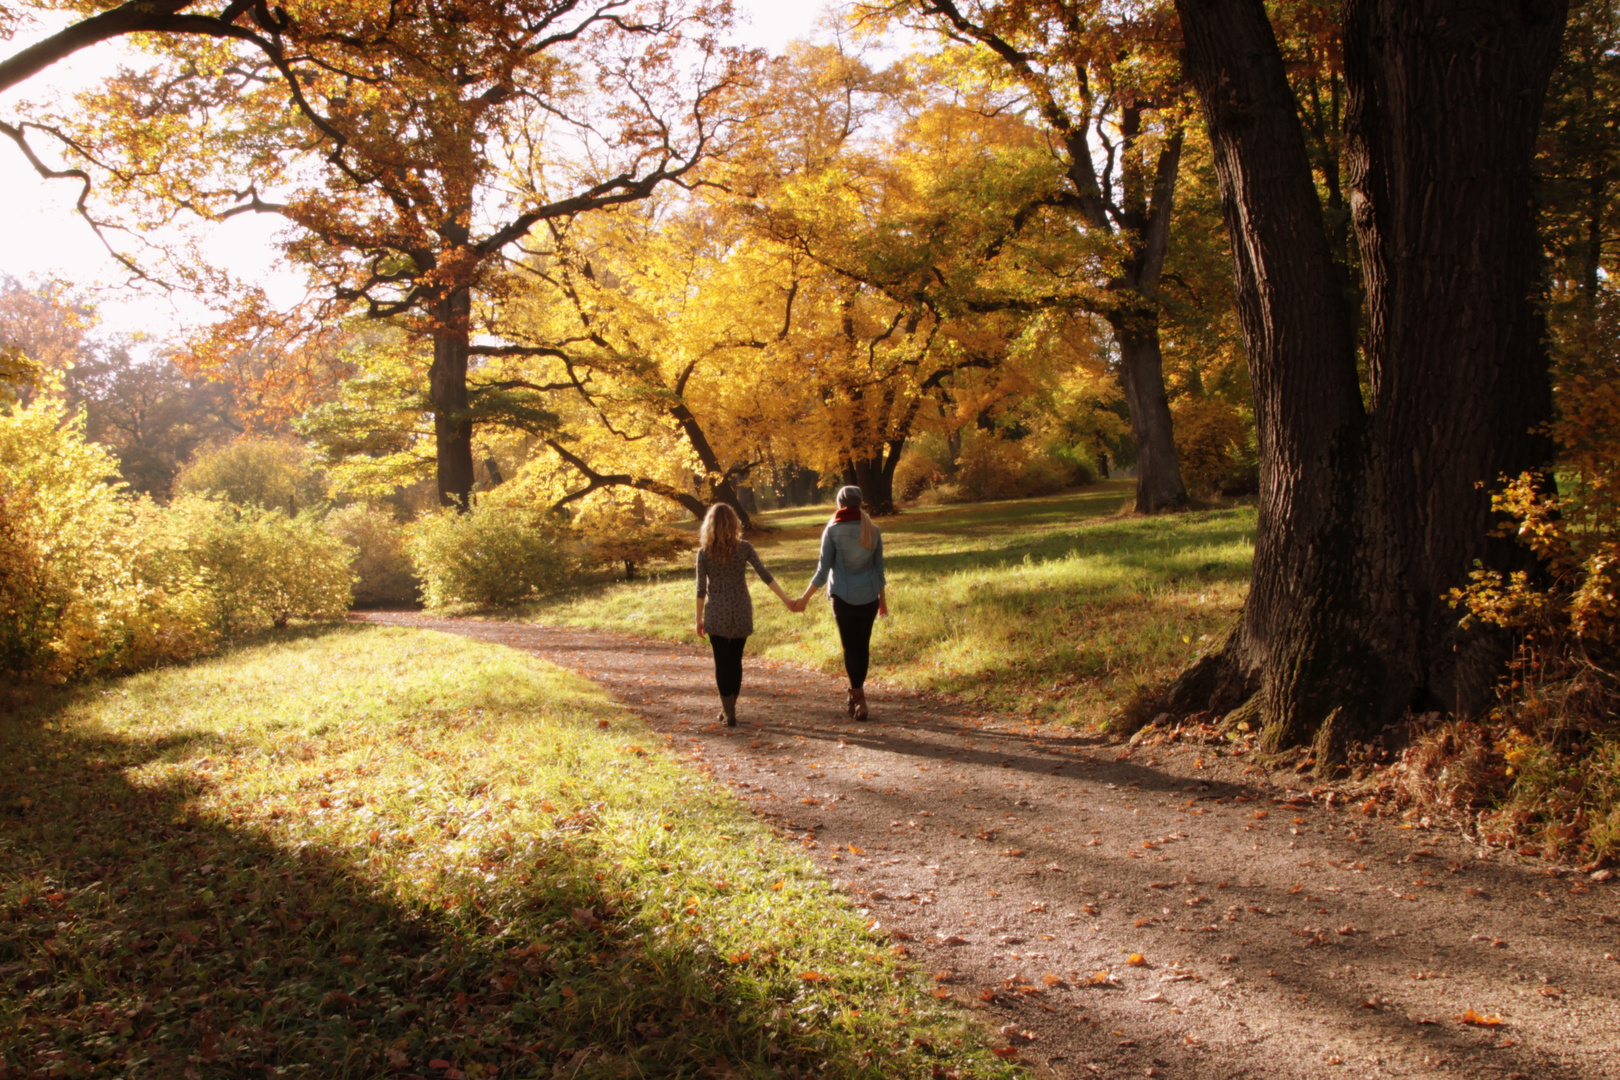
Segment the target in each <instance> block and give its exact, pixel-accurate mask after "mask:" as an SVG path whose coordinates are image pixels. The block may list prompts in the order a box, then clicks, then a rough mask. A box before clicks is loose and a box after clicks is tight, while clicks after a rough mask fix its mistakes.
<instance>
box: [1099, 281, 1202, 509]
mask: <svg viewBox="0 0 1620 1080" xmlns="http://www.w3.org/2000/svg"><path fill="white" fill-rule="evenodd" d="M1108 325H1109V327H1110V329H1112V330H1113V332H1114V343H1115V344H1117V345H1118V346H1119V383H1120V388H1121V389H1123V390H1124V392H1125V404H1126V406H1127V407H1128V408H1129V409H1130V412H1131V441H1132V442H1133V443H1134V444H1135V445H1136V507H1135V509H1136V512H1137V513H1138V514H1157V513H1162V512H1164V511H1168V510H1182V509H1185V508H1186V506H1187V487H1186V485H1185V484H1184V483H1183V482H1182V479H1181V462H1180V460H1179V458H1178V456H1177V454H1176V439H1175V430H1174V428H1173V426H1172V423H1171V419H1170V399H1169V397H1168V396H1167V395H1166V394H1165V391H1164V355H1163V353H1161V352H1160V351H1159V313H1158V310H1157V309H1156V308H1152V307H1144V308H1142V309H1140V310H1135V311H1131V310H1118V311H1115V312H1112V313H1111V314H1110V315H1109V316H1108ZM1105 472H1106V470H1105Z"/></svg>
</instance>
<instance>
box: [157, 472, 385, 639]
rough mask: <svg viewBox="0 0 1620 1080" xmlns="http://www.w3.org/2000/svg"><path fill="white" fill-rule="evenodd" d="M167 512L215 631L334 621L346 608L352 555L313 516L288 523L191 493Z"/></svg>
mask: <svg viewBox="0 0 1620 1080" xmlns="http://www.w3.org/2000/svg"><path fill="white" fill-rule="evenodd" d="M170 513H171V515H172V517H173V518H174V519H175V521H176V523H177V524H178V526H179V528H180V530H181V532H182V534H183V535H184V536H185V537H186V539H187V541H188V543H189V544H190V550H191V558H192V560H193V562H194V564H195V565H196V567H197V569H198V571H199V572H200V573H201V575H202V577H203V579H204V581H206V582H207V585H208V590H209V592H210V594H211V595H212V598H213V604H214V619H215V623H216V625H217V626H218V628H219V630H220V632H221V633H223V634H226V635H235V634H242V633H247V632H249V631H253V630H263V629H266V628H267V627H283V626H286V625H287V622H288V620H289V619H293V618H304V619H336V618H341V617H342V616H343V614H344V612H346V611H347V610H348V609H349V602H350V599H351V595H352V593H351V586H352V582H353V575H352V574H351V573H350V570H349V562H350V559H351V558H352V557H353V549H352V548H350V547H349V546H348V545H347V544H345V543H344V542H343V541H341V540H339V539H338V538H337V537H336V536H334V535H332V534H331V533H330V532H327V531H326V529H325V528H323V527H322V525H321V520H320V518H319V517H317V516H316V515H315V514H314V513H313V512H306V513H302V514H299V515H298V516H296V517H288V516H287V515H286V514H284V513H282V512H281V511H280V510H265V509H262V508H261V507H257V506H236V505H233V504H231V503H227V502H223V501H221V500H217V499H207V498H202V497H200V496H195V495H192V496H183V497H182V498H180V499H177V500H175V503H174V505H173V507H171V509H170Z"/></svg>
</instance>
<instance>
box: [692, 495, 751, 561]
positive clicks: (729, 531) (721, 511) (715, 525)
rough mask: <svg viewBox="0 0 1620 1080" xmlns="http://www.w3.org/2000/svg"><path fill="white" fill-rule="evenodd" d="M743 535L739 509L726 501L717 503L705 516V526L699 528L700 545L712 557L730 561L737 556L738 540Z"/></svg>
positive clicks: (704, 552)
mask: <svg viewBox="0 0 1620 1080" xmlns="http://www.w3.org/2000/svg"><path fill="white" fill-rule="evenodd" d="M741 535H742V519H741V518H739V517H738V516H737V511H735V510H733V509H732V508H731V507H729V506H727V505H726V504H725V503H715V504H714V505H713V506H711V507H709V512H708V513H707V514H706V515H704V517H703V527H702V528H701V529H699V530H698V547H700V548H702V549H703V554H705V555H707V556H708V557H709V558H711V559H716V560H718V561H720V562H730V561H731V560H732V559H734V558H736V557H737V541H738V539H739V538H740V537H741Z"/></svg>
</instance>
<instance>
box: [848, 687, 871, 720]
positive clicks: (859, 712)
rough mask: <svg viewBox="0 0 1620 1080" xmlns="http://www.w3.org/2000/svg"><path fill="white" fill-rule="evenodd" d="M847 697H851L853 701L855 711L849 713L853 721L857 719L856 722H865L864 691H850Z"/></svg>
mask: <svg viewBox="0 0 1620 1080" xmlns="http://www.w3.org/2000/svg"><path fill="white" fill-rule="evenodd" d="M849 696H850V697H851V699H853V701H854V703H855V711H854V712H853V713H851V714H850V715H852V716H854V717H855V719H857V720H865V719H866V716H867V712H866V691H865V690H851V691H850V692H849Z"/></svg>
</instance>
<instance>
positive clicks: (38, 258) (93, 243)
mask: <svg viewBox="0 0 1620 1080" xmlns="http://www.w3.org/2000/svg"><path fill="white" fill-rule="evenodd" d="M734 4H735V6H736V8H737V10H738V12H739V13H740V14H741V15H742V20H741V21H742V22H743V25H742V26H741V27H740V28H739V36H740V37H741V38H742V40H743V42H744V43H745V44H749V45H754V46H756V47H759V48H764V49H769V50H770V51H772V52H778V51H780V50H781V49H782V47H783V46H784V45H786V44H787V43H788V42H790V41H793V40H795V39H797V38H803V37H810V36H813V35H814V33H815V30H816V25H815V24H816V22H817V20H818V19H819V18H820V16H821V13H822V11H823V10H824V8H823V7H821V6H820V5H818V4H817V3H815V2H814V0H811V2H808V3H806V2H803V0H797V2H796V0H734ZM26 44H27V40H26V39H25V38H21V37H19V38H18V39H14V40H12V41H10V42H0V55H10V54H11V53H13V52H15V51H16V50H17V49H18V48H21V47H22V46H23V45H26ZM116 63H117V52H116V47H115V46H112V45H102V46H98V47H95V48H91V49H87V50H84V51H82V52H80V53H77V54H75V55H74V56H72V57H69V58H68V59H66V60H64V61H62V62H61V63H59V64H57V65H56V66H55V67H52V68H50V69H48V70H46V71H45V72H43V73H41V74H40V75H37V76H35V77H34V78H33V79H31V80H29V81H28V82H27V83H25V84H23V85H22V86H20V87H17V88H15V89H13V90H12V91H10V92H9V93H6V94H3V95H0V117H5V118H7V119H12V118H14V117H15V116H16V113H15V111H14V108H15V105H16V103H17V102H18V101H21V100H25V99H29V98H39V99H44V98H47V97H49V96H50V95H51V94H52V93H56V92H63V91H71V90H73V89H75V88H77V87H80V86H84V85H88V84H90V83H92V82H94V81H95V80H96V79H97V78H99V77H100V76H101V75H102V74H103V73H105V72H108V71H110V70H111V69H112V68H113V66H114V65H116ZM77 198H78V184H77V183H76V182H74V181H71V180H56V181H45V180H42V179H40V177H39V176H38V174H36V173H35V172H34V170H33V168H32V167H31V166H29V164H28V162H27V161H25V160H24V159H23V156H22V154H21V153H19V152H18V151H17V149H16V148H15V147H14V146H13V145H12V144H11V142H10V140H6V139H0V274H9V275H11V276H12V277H16V278H21V279H24V280H27V279H30V278H33V279H50V278H62V279H66V280H68V281H70V282H72V283H73V284H74V285H75V286H77V287H79V288H81V289H96V290H97V293H98V298H99V303H100V308H101V314H102V319H103V322H104V324H105V325H106V326H107V327H109V328H111V329H115V330H117V331H120V332H123V333H129V334H142V335H149V336H151V337H155V338H162V337H166V336H169V335H170V334H171V333H174V332H175V331H176V330H177V329H178V328H179V327H180V326H182V325H183V324H184V323H185V322H187V321H188V319H189V318H196V317H197V316H198V314H199V312H198V309H197V307H196V305H194V304H189V303H187V300H186V298H184V297H179V298H166V297H164V296H162V295H154V294H153V293H151V292H142V293H139V294H137V293H134V292H132V291H130V290H128V289H124V288H120V287H119V286H120V284H121V283H122V282H123V281H125V279H126V277H127V274H126V273H125V272H124V271H123V268H122V267H120V266H119V265H118V264H117V263H116V262H114V261H113V259H112V258H111V257H110V256H109V255H108V254H107V251H106V249H105V248H104V247H102V245H101V242H100V241H99V240H98V239H97V238H96V236H95V234H94V233H93V232H91V230H90V229H89V227H88V226H87V225H86V224H85V223H84V221H83V220H82V219H81V218H79V217H78V215H77V214H76V213H75V212H74V209H73V205H74V201H75V200H76V199H77ZM277 227H278V224H277V223H276V222H275V221H274V220H273V219H267V218H255V217H254V216H253V215H251V214H249V215H243V216H242V217H239V218H235V219H233V220H232V221H230V222H227V223H226V224H224V225H221V226H219V227H218V228H217V229H216V230H215V231H214V233H213V235H212V236H211V237H210V238H209V242H208V247H209V252H208V254H209V257H210V258H218V259H221V260H222V261H223V263H224V265H226V266H228V267H229V268H230V269H232V270H233V271H235V272H236V273H237V274H239V275H242V276H247V275H249V274H251V273H252V271H253V268H254V267H255V266H264V267H265V268H267V269H268V268H270V267H271V265H272V264H273V263H274V262H275V258H276V256H275V252H274V250H273V248H272V247H271V245H270V238H271V237H272V236H273V235H274V233H275V231H276V228H277Z"/></svg>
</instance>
